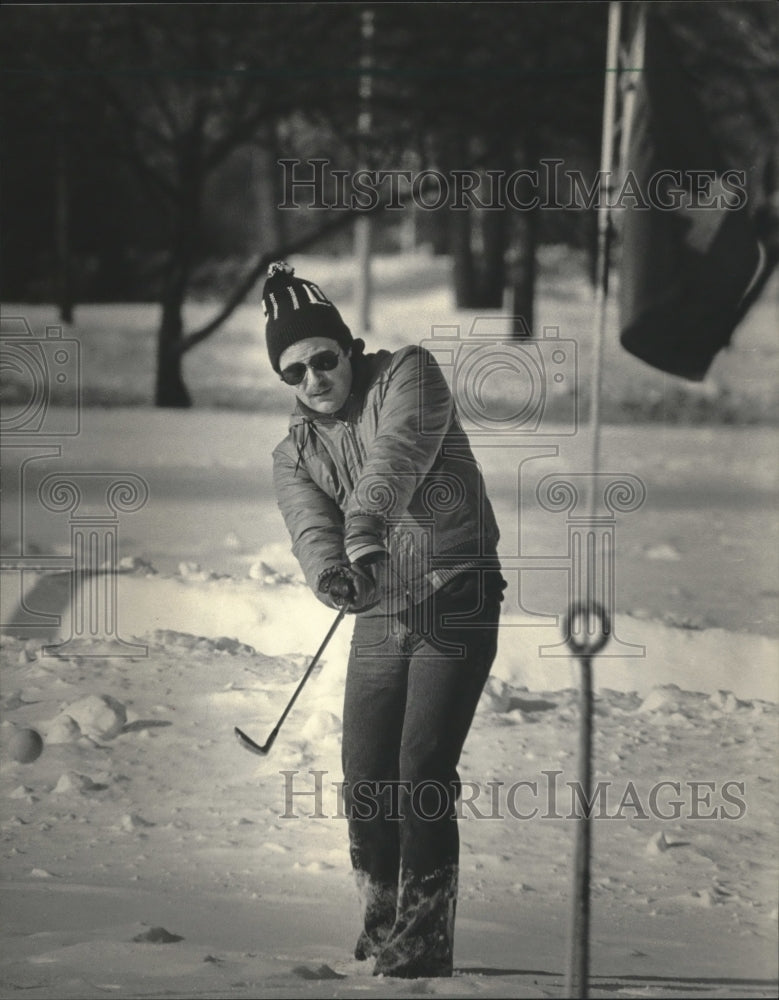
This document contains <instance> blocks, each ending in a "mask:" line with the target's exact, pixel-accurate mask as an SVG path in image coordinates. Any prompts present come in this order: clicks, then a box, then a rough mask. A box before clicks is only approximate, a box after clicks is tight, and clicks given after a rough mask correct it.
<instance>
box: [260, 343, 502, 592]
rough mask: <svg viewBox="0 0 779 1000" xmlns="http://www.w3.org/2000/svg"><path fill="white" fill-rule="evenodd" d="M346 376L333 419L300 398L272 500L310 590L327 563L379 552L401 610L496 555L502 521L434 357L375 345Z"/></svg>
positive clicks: (278, 458) (276, 463) (282, 447)
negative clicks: (466, 566) (455, 572)
mask: <svg viewBox="0 0 779 1000" xmlns="http://www.w3.org/2000/svg"><path fill="white" fill-rule="evenodd" d="M353 371H354V374H353V380H352V391H351V394H350V396H349V399H348V400H347V402H346V403H345V404H344V406H343V408H342V409H341V410H340V411H339V413H338V414H337V415H332V416H330V415H322V414H319V413H315V412H314V411H312V410H309V409H308V408H307V407H304V406H303V405H302V404H301V403H300V402H298V404H297V407H296V410H295V412H294V413H293V414H292V417H291V419H290V424H289V433H288V434H287V437H286V438H285V439H284V440H283V441H282V442H281V443H280V444H279V445H278V446H277V447H276V448H275V449H274V452H273V481H274V486H275V490H276V498H277V501H278V505H279V508H280V510H281V513H282V515H283V517H284V521H285V523H286V525H287V528H288V530H289V533H290V536H291V539H292V551H293V553H294V554H295V556H296V558H297V560H298V562H299V563H300V565H301V568H302V570H303V572H304V574H305V577H306V581H307V582H308V584H309V586H310V587H311V588H312V590H313V591H314V592H315V593H317V583H318V580H319V577H320V575H321V574H322V573H323V571H324V570H326V569H327V568H328V567H331V566H333V565H334V564H336V565H337V564H343V563H344V562H347V561H354V560H355V559H357V558H359V557H360V556H363V555H366V554H368V553H370V552H372V551H376V550H383V549H385V548H386V549H387V551H388V554H389V562H390V572H389V580H390V581H391V590H392V594H391V595H389V596H388V599H387V600H386V601H385V602H383V604H384V607H385V608H386V607H390V606H391V607H394V608H397V607H398V606H402V605H403V604H406V603H411V604H413V603H415V602H416V601H418V600H421V599H422V598H423V597H426V596H427V595H428V593H429V592H430V590H431V580H432V579H433V578H432V577H431V573H432V572H433V571H434V570H438V571H443V572H445V571H446V569H447V567H449V568H452V567H455V568H456V567H457V566H459V565H462V564H463V563H465V562H468V561H472V560H474V559H477V558H479V557H483V556H487V555H491V554H494V552H495V549H496V545H497V542H498V535H499V532H498V526H497V523H496V521H495V516H494V514H493V510H492V506H491V504H490V502H489V500H488V499H487V496H486V493H485V489H484V481H483V479H482V475H481V472H480V470H479V467H478V465H477V464H476V460H475V459H474V456H473V453H472V451H471V448H470V445H469V443H468V439H467V437H466V435H465V433H464V432H463V430H462V427H461V425H460V421H459V418H458V416H457V413H456V410H455V406H454V401H453V399H452V395H451V392H450V391H449V387H448V385H447V382H446V379H445V378H444V375H443V373H442V372H441V369H440V368H439V366H438V363H437V362H436V361H435V359H434V358H433V356H432V355H431V354H430V353H429V352H428V351H426V350H425V349H424V348H419V347H415V346H410V347H404V348H402V349H401V350H399V351H396V352H394V353H393V352H390V351H379V352H378V353H376V354H369V355H365V356H362V357H358V358H356V359H355V360H354V362H353ZM433 586H434V584H433ZM317 596H318V597H320V599H321V600H323V601H324V602H325V603H328V599H327V598H326V597H325V596H324V595H321V594H318V593H317Z"/></svg>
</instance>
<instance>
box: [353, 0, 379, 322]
mask: <svg viewBox="0 0 779 1000" xmlns="http://www.w3.org/2000/svg"><path fill="white" fill-rule="evenodd" d="M373 31H374V11H373V9H372V8H371V7H364V8H363V10H362V11H361V13H360V34H361V39H362V43H361V44H362V55H361V57H360V70H361V72H360V85H359V86H360V90H359V97H360V109H359V115H358V119H357V132H358V135H359V140H360V151H361V155H362V157H363V161H364V162H363V163H362V164H361V166H362V167H363V168H367V166H368V163H367V145H368V139H369V136H370V132H371V127H372V110H371V99H372V96H373V94H372V91H373ZM372 225H373V220H372V219H371V217H370V216H369V215H367V214H366V215H359V216H358V217H357V221H356V222H355V230H354V255H355V258H356V263H357V287H356V296H355V298H356V313H357V328H358V329H359V331H360V333H367V332H368V331H369V330H370V328H371V292H372V289H371V228H372Z"/></svg>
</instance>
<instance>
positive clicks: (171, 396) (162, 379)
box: [154, 282, 192, 409]
mask: <svg viewBox="0 0 779 1000" xmlns="http://www.w3.org/2000/svg"><path fill="white" fill-rule="evenodd" d="M166 284H167V282H166ZM183 305H184V299H183V296H177V293H176V291H175V290H174V289H173V287H171V289H170V291H169V292H166V298H165V301H164V302H163V304H162V319H161V321H160V329H159V332H158V334H157V385H156V389H155V393H154V403H155V405H156V406H169V407H175V408H180V409H183V408H186V407H189V406H192V397H191V396H190V394H189V391H188V390H187V387H186V385H185V384H184V376H183V374H182V370H181V362H182V358H183V355H182V353H181V334H182V331H183V329H184V324H183V320H182V315H181V313H182V308H183Z"/></svg>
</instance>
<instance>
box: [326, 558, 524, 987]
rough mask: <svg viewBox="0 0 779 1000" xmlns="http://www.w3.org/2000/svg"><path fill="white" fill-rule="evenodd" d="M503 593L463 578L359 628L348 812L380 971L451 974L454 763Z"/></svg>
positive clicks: (364, 941) (350, 713)
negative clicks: (394, 613) (411, 604)
mask: <svg viewBox="0 0 779 1000" xmlns="http://www.w3.org/2000/svg"><path fill="white" fill-rule="evenodd" d="M505 586H506V584H505V581H504V580H503V577H502V575H501V573H500V571H499V570H498V569H484V568H482V569H475V570H466V571H464V572H463V573H461V574H460V575H459V576H457V577H456V578H455V579H454V580H452V581H450V583H448V584H447V585H446V586H444V587H442V588H441V589H440V590H439V591H437V592H436V593H435V594H434V595H433V597H431V598H430V599H429V600H428V601H425V602H422V603H421V604H418V605H416V606H414V607H413V608H411V609H410V610H409V611H407V612H405V613H403V614H401V615H399V616H396V617H394V616H388V615H385V614H380V613H375V612H366V613H365V614H362V615H359V616H358V618H357V621H356V623H355V628H354V635H353V638H352V649H351V655H350V658H349V665H348V670H347V677H346V691H345V699H344V716H343V769H344V803H345V807H346V815H347V819H348V824H349V847H350V855H351V861H352V866H353V868H354V871H355V876H356V880H357V885H358V890H359V892H360V896H361V902H362V907H363V921H364V926H363V930H362V933H361V935H360V939H359V941H358V943H357V948H356V950H355V954H356V955H357V957H358V958H365V957H368V955H371V954H374V955H376V956H377V962H376V967H375V969H374V973H375V974H378V973H380V972H383V973H384V974H386V975H395V976H428V975H451V973H452V949H453V934H454V910H455V904H456V898H457V876H458V860H459V836H458V831H457V817H456V802H457V797H458V795H459V791H460V779H459V775H458V773H457V763H458V760H459V758H460V753H461V751H462V747H463V744H464V742H465V738H466V736H467V734H468V730H469V728H470V725H471V722H472V720H473V715H474V712H475V710H476V706H477V703H478V701H479V697H480V695H481V692H482V689H483V687H484V683H485V681H486V680H487V676H488V675H489V672H490V668H491V667H492V663H493V661H494V659H495V653H496V651H497V640H498V631H497V628H498V619H499V614H500V603H501V601H502V600H503V590H504V588H505Z"/></svg>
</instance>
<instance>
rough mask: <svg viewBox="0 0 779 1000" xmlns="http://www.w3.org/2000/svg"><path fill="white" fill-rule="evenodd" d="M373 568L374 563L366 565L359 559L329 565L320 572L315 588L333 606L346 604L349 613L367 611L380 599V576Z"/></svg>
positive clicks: (338, 606)
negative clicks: (343, 563) (338, 564)
mask: <svg viewBox="0 0 779 1000" xmlns="http://www.w3.org/2000/svg"><path fill="white" fill-rule="evenodd" d="M375 570H376V563H374V565H373V566H370V565H368V566H366V565H364V564H363V563H361V562H360V561H358V562H356V563H350V564H349V565H342V566H330V567H328V568H327V569H326V570H324V572H322V573H321V574H320V576H319V580H318V582H317V590H318V591H319V593H320V594H326V595H327V597H328V598H329V603H331V604H332V605H333V607H336V608H340V607H341V606H342V605H344V604H347V605H348V606H349V611H350V612H351V613H354V614H356V613H358V612H360V611H367V610H369V609H370V608H375V607H376V605H377V604H378V603H379V600H380V599H381V589H382V588H381V583H380V579H381V578H380V577H379V576H377V573H376V571H375Z"/></svg>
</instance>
